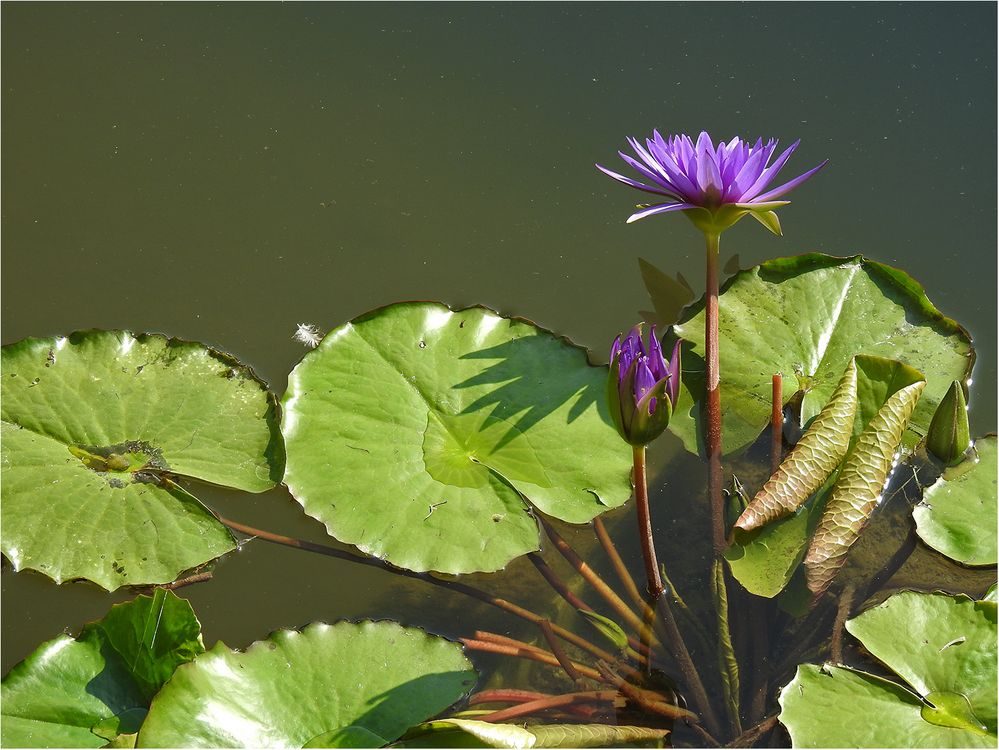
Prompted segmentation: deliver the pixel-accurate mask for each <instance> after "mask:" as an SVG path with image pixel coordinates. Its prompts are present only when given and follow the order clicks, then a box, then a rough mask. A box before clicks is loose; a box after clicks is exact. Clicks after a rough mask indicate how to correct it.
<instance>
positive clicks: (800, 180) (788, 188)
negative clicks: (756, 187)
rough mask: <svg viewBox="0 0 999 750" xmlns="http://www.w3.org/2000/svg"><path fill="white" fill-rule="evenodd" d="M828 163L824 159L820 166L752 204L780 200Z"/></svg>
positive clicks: (765, 194) (760, 197)
mask: <svg viewBox="0 0 999 750" xmlns="http://www.w3.org/2000/svg"><path fill="white" fill-rule="evenodd" d="M828 163H829V160H828V159H826V160H825V161H824V162H822V163H821V164H819V166H817V167H812V168H811V169H809V170H808V171H807V172H805V173H804V174H802V175H798V176H797V177H795V178H794V179H793V180H791V181H790V182H785V183H784V184H783V185H781V186H780V187H779V188H774V189H773V190H771V191H770V192H768V193H764V194H763V195H761V196H759V197H758V198H755V199H754V200H753V202H754V203H755V202H756V201H760V202H763V201H768V200H773V199H774V198H780V197H781V196H782V195H784V194H785V193H789V192H791V191H792V190H794V189H795V188H796V187H798V185H800V184H801V183H803V182H804V181H805V180H807V179H808V178H809V177H811V176H812V175H813V174H815V173H816V172H818V171H819V170H820V169H822V167H824V166H825V165H826V164H828Z"/></svg>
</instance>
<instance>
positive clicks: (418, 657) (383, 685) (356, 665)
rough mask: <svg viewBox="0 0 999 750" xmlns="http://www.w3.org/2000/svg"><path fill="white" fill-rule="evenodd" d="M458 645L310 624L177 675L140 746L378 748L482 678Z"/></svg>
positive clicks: (413, 634)
mask: <svg viewBox="0 0 999 750" xmlns="http://www.w3.org/2000/svg"><path fill="white" fill-rule="evenodd" d="M475 680H476V674H475V672H474V670H473V669H472V666H471V664H470V663H469V662H468V660H467V659H466V658H465V656H464V655H463V654H462V650H461V647H460V646H459V645H458V644H455V643H452V642H451V641H447V640H445V639H443V638H440V637H437V636H432V635H429V634H427V633H425V632H423V631H422V630H417V629H415V628H404V627H402V626H400V625H397V624H396V623H392V622H363V623H358V624H355V623H349V622H341V623H337V624H336V625H326V624H325V623H313V624H311V625H309V626H307V627H306V628H305V629H303V630H302V631H295V630H281V631H278V632H276V633H273V634H272V635H271V636H270V637H269V638H267V639H266V640H263V641H258V642H257V643H254V644H253V645H252V646H250V647H249V648H248V649H247V650H246V651H245V652H239V651H232V650H230V649H229V648H227V647H226V646H225V645H224V644H222V643H219V644H216V646H215V647H214V648H213V649H211V650H210V651H208V652H206V653H204V654H202V655H201V656H199V657H198V658H197V659H195V660H194V661H193V662H191V663H190V664H187V665H185V666H183V667H181V668H180V669H178V670H177V671H176V673H174V676H173V678H172V679H171V680H170V682H169V683H168V684H167V685H166V686H165V687H164V688H163V689H162V690H161V691H160V693H159V694H158V695H157V696H156V698H155V699H154V700H153V703H152V706H151V707H150V709H149V715H148V716H147V717H146V721H145V723H144V724H143V725H142V729H141V731H140V732H139V740H138V745H139V746H143V747H306V746H312V747H380V746H381V745H384V744H387V743H389V742H391V741H393V740H395V739H397V738H398V737H400V736H401V735H402V734H403V732H405V731H406V730H407V729H408V728H409V727H411V726H413V725H415V724H417V723H419V722H421V721H425V720H426V719H428V718H430V717H432V716H434V715H436V714H438V713H440V712H441V711H442V710H444V709H445V708H447V707H448V706H450V705H451V704H452V703H454V702H455V701H457V700H458V699H459V698H461V697H462V695H464V694H465V693H466V692H467V691H468V690H469V689H470V688H471V687H472V685H474V684H475Z"/></svg>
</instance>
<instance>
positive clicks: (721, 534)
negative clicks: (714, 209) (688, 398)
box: [704, 233, 725, 555]
mask: <svg viewBox="0 0 999 750" xmlns="http://www.w3.org/2000/svg"><path fill="white" fill-rule="evenodd" d="M704 238H705V240H706V241H707V272H706V274H705V276H706V278H705V287H706V291H705V295H706V298H707V299H706V305H705V308H704V348H705V350H706V354H705V359H704V365H705V387H706V389H707V415H706V416H707V438H708V441H707V442H708V444H707V449H708V498H709V500H710V503H711V539H712V542H713V544H714V549H715V554H716V555H720V554H721V553H722V552H724V550H725V520H724V518H725V517H724V508H723V497H722V484H723V479H722V464H721V460H722V425H721V391H720V389H719V384H720V382H721V374H720V373H719V370H718V248H719V236H718V235H717V234H711V233H705V235H704Z"/></svg>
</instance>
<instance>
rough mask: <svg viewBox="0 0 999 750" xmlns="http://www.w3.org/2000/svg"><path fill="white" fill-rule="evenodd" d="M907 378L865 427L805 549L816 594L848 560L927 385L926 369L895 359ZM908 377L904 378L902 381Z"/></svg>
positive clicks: (808, 574) (810, 582) (807, 571)
mask: <svg viewBox="0 0 999 750" xmlns="http://www.w3.org/2000/svg"><path fill="white" fill-rule="evenodd" d="M895 364H896V365H897V369H898V372H899V379H897V380H895V381H894V382H895V383H898V382H899V380H900V379H902V378H906V379H908V380H909V382H908V384H904V385H902V386H901V387H900V388H898V390H896V391H895V392H894V393H892V394H891V396H890V397H889V398H888V400H887V401H886V402H885V404H884V406H882V407H881V409H880V410H879V411H878V413H877V415H876V416H875V417H874V418H873V419H871V421H870V422H869V423H868V424H867V426H866V427H865V428H864V430H863V432H861V433H860V436H859V437H858V438H857V440H856V443H855V444H854V447H853V449H852V450H851V452H850V454H849V455H848V456H847V459H846V463H845V464H844V465H843V469H842V471H841V472H840V475H839V478H838V479H837V481H836V486H835V487H833V490H832V493H831V494H830V496H829V501H828V502H827V503H826V507H825V511H824V512H823V514H822V518H821V519H819V525H818V528H817V529H816V531H815V535H814V536H813V537H812V541H811V544H810V545H809V548H808V553H807V554H806V555H805V578H806V581H807V583H808V589H809V590H810V591H811V592H812V596H813V600H814V599H817V598H818V597H819V596H821V595H822V594H823V593H824V592H825V590H826V589H827V588H829V584H830V583H832V580H833V578H834V577H835V576H836V573H838V572H839V569H840V568H841V567H842V566H843V563H844V562H845V561H846V553H847V551H848V550H849V549H850V547H851V546H852V545H853V543H854V542H856V541H857V538H858V537H859V536H860V532H861V531H862V530H863V528H864V526H865V524H866V523H867V520H868V519H869V518H870V516H871V513H873V512H874V508H875V507H877V504H878V501H879V500H880V499H881V493H882V491H883V488H884V484H885V480H886V479H887V478H888V473H889V472H890V471H891V468H892V463H893V460H894V457H895V452H896V451H897V450H898V446H899V443H900V442H901V441H902V433H903V432H904V431H905V428H906V425H907V424H908V423H909V417H910V416H912V412H913V410H914V409H915V408H916V402H917V401H919V396H920V395H921V394H922V392H923V388H924V387H925V386H926V381H925V380H923V379H922V375H921V374H920V373H918V372H917V371H916V370H913V369H912V368H911V367H906V366H905V365H902V364H899V363H895ZM902 382H903V383H904V380H903V381H902Z"/></svg>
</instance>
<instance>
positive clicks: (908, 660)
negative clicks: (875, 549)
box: [780, 592, 997, 747]
mask: <svg viewBox="0 0 999 750" xmlns="http://www.w3.org/2000/svg"><path fill="white" fill-rule="evenodd" d="M847 630H848V631H849V632H850V633H851V634H852V635H854V636H855V637H856V638H857V639H858V640H860V642H861V643H862V644H863V645H864V647H865V648H866V649H867V650H868V651H870V653H871V654H873V655H874V656H875V657H877V659H878V660H880V661H881V662H882V663H884V665H885V666H887V667H888V668H889V669H891V670H892V671H893V672H894V673H895V674H896V675H898V677H899V678H901V680H903V681H904V683H905V684H904V685H903V684H898V683H896V682H893V681H891V680H886V679H883V678H881V677H876V676H874V675H871V674H868V673H866V672H862V671H859V670H855V669H849V668H845V667H837V666H833V665H828V664H827V665H825V666H822V667H818V666H814V665H802V666H799V667H798V672H797V674H796V675H795V678H794V680H793V681H792V682H791V683H790V684H788V685H787V686H786V687H785V688H784V689H783V690H782V691H781V694H780V705H781V713H780V721H781V723H783V724H784V725H785V726H786V727H787V728H788V731H789V732H790V734H791V741H792V744H793V746H794V747H995V746H996V743H997V736H996V701H997V693H996V656H997V651H996V605H995V603H994V602H986V601H973V600H971V599H969V598H968V597H966V596H963V595H962V596H948V595H946V594H923V593H916V592H903V593H900V594H896V595H894V596H892V597H890V598H889V599H887V600H886V601H885V602H884V603H883V604H881V605H879V606H877V607H874V608H872V609H869V610H868V611H866V612H864V613H863V614H861V615H860V616H859V617H856V618H854V619H853V620H850V621H848V622H847Z"/></svg>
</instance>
